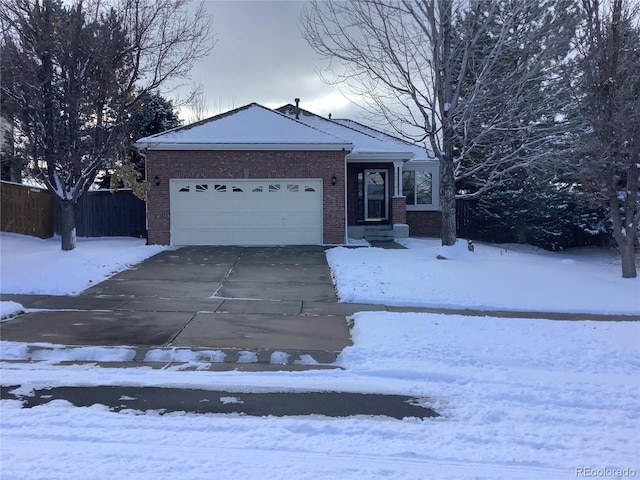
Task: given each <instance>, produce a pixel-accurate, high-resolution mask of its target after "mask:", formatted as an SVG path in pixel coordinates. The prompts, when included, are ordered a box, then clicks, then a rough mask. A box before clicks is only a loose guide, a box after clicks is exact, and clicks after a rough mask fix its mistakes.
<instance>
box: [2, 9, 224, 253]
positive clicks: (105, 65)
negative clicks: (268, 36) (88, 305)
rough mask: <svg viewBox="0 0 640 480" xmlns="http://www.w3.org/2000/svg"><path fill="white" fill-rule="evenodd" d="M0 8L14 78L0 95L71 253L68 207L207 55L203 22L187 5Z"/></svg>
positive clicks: (72, 231)
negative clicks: (143, 107)
mask: <svg viewBox="0 0 640 480" xmlns="http://www.w3.org/2000/svg"><path fill="white" fill-rule="evenodd" d="M0 2H1V3H0V7H1V8H0V21H1V22H2V25H3V32H2V33H3V36H2V47H3V53H4V55H6V60H7V61H6V62H5V61H4V60H5V58H3V68H9V69H11V71H12V72H13V74H12V75H7V76H6V78H7V79H9V80H10V81H5V76H4V75H3V77H2V79H3V81H2V86H1V88H2V95H3V97H5V98H7V101H8V102H11V104H12V108H13V110H14V111H15V112H16V116H15V118H16V125H15V126H16V129H17V131H18V133H19V136H20V139H21V147H22V152H23V153H24V154H25V155H26V156H27V158H28V159H29V160H30V166H31V170H32V172H33V175H34V176H35V177H36V178H37V179H38V180H39V181H41V182H43V183H44V184H45V185H46V186H47V188H48V189H49V190H50V191H51V192H52V193H53V194H54V195H55V197H56V199H57V202H58V204H59V206H60V211H61V230H62V231H61V233H62V249H63V250H72V249H73V248H75V219H74V208H75V205H76V203H77V201H78V199H79V198H80V197H81V196H82V195H84V193H86V191H87V190H88V189H89V187H90V186H91V185H92V184H93V182H94V180H95V177H96V175H97V174H98V172H99V171H100V170H101V169H103V168H104V167H105V166H106V165H107V164H108V162H109V161H110V160H111V159H112V158H113V156H114V155H115V153H114V152H116V151H118V150H121V146H122V145H121V144H122V142H123V141H125V140H124V138H126V135H125V133H124V131H125V128H124V124H125V121H126V118H127V115H128V112H130V111H131V110H132V108H133V107H134V106H135V105H136V103H137V102H138V101H139V100H140V98H142V97H143V96H144V95H146V94H148V93H149V92H151V91H154V90H157V89H159V88H160V87H162V86H163V85H166V84H167V83H168V82H172V81H176V80H182V79H184V78H185V77H187V76H188V74H189V71H190V70H191V67H192V66H193V64H194V63H195V62H196V61H198V60H199V59H201V58H203V57H204V56H205V55H206V54H208V52H209V50H210V48H211V47H212V42H211V38H210V33H209V25H210V22H209V17H208V16H207V15H206V13H205V10H204V6H203V5H202V4H201V5H200V7H199V8H197V9H196V10H195V11H194V12H190V11H189V10H188V8H187V6H188V3H189V2H188V0H113V1H110V2H101V1H99V0H74V1H72V2H62V1H61V0H0ZM3 57H4V56H3Z"/></svg>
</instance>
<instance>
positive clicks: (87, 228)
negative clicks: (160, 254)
mask: <svg viewBox="0 0 640 480" xmlns="http://www.w3.org/2000/svg"><path fill="white" fill-rule="evenodd" d="M0 193H1V194H2V197H1V198H0V213H1V215H0V217H1V223H2V231H3V232H14V233H21V234H23V235H31V236H34V237H40V238H49V237H52V236H53V234H54V233H57V234H60V215H59V207H58V206H57V205H56V201H55V198H54V196H53V195H52V194H51V192H49V191H48V190H46V189H43V188H37V187H30V186H27V185H21V184H17V183H10V182H4V181H3V182H2V183H1V184H0ZM75 217H76V235H77V236H78V237H114V236H123V237H139V238H140V237H145V236H146V205H145V202H144V201H143V200H140V199H139V198H137V197H136V196H135V195H133V193H132V192H131V190H119V191H117V192H115V193H112V192H111V191H110V190H91V191H89V192H87V193H86V194H85V195H84V196H83V197H82V198H81V199H80V200H79V201H78V203H77V204H76V208H75Z"/></svg>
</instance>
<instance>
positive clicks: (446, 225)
mask: <svg viewBox="0 0 640 480" xmlns="http://www.w3.org/2000/svg"><path fill="white" fill-rule="evenodd" d="M440 9H441V12H440V22H441V29H442V57H441V65H442V70H441V71H442V74H441V76H440V77H439V82H438V83H439V87H440V88H439V91H438V97H439V103H440V105H439V106H440V113H441V115H442V155H443V156H442V157H441V158H440V182H441V189H440V207H441V208H442V245H455V243H456V238H457V237H456V235H457V232H456V179H455V173H454V170H453V143H454V131H453V125H452V124H451V109H452V108H453V107H454V105H453V87H452V83H451V65H452V63H453V58H452V53H451V36H452V32H451V15H452V2H451V0H447V1H443V2H442V3H441V5H440Z"/></svg>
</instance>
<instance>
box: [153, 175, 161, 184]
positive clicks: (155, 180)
mask: <svg viewBox="0 0 640 480" xmlns="http://www.w3.org/2000/svg"><path fill="white" fill-rule="evenodd" d="M153 183H154V184H155V185H156V187H158V186H160V177H159V176H158V175H156V176H155V177H153Z"/></svg>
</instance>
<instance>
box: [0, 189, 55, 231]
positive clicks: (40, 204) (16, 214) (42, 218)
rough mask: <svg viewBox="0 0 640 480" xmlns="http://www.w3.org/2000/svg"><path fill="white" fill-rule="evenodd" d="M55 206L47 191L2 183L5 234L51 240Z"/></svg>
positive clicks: (0, 219) (0, 208)
mask: <svg viewBox="0 0 640 480" xmlns="http://www.w3.org/2000/svg"><path fill="white" fill-rule="evenodd" d="M54 204H55V200H54V198H53V195H51V193H50V192H49V191H48V190H45V189H42V188H37V187H29V186H26V185H20V184H17V183H10V182H4V181H3V182H2V183H1V184H0V223H1V224H2V227H1V228H2V231H3V232H14V233H22V234H24V235H31V236H33V237H40V238H49V237H52V236H53V230H54V228H53V210H54Z"/></svg>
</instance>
